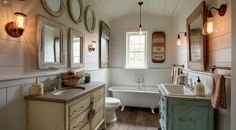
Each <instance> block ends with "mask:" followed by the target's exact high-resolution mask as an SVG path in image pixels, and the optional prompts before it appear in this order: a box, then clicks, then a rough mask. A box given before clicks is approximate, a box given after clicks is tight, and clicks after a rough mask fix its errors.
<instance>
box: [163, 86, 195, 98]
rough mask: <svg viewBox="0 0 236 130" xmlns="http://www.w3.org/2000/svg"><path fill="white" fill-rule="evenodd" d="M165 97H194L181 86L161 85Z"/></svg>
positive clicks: (188, 90)
mask: <svg viewBox="0 0 236 130" xmlns="http://www.w3.org/2000/svg"><path fill="white" fill-rule="evenodd" d="M161 87H162V88H163V90H164V91H165V93H166V94H167V95H173V96H195V95H194V93H193V92H192V91H191V90H190V89H188V88H186V87H184V86H183V85H174V84H161Z"/></svg>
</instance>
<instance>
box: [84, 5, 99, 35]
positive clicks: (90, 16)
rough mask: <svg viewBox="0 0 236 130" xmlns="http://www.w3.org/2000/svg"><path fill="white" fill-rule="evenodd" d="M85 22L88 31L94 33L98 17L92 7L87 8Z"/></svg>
mask: <svg viewBox="0 0 236 130" xmlns="http://www.w3.org/2000/svg"><path fill="white" fill-rule="evenodd" d="M84 16H85V17H84V22H85V27H86V29H87V31H89V32H91V33H92V32H93V31H94V29H95V26H96V16H95V13H94V11H93V9H92V7H91V6H89V5H88V6H87V7H86V9H85V12H84Z"/></svg>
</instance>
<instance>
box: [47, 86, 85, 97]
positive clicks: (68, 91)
mask: <svg viewBox="0 0 236 130" xmlns="http://www.w3.org/2000/svg"><path fill="white" fill-rule="evenodd" d="M84 89H85V88H84V87H73V88H72V87H70V88H62V89H59V90H56V91H55V92H53V93H52V94H53V95H62V94H74V93H79V92H81V91H83V90H84Z"/></svg>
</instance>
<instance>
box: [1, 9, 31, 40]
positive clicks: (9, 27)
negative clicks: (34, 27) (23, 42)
mask: <svg viewBox="0 0 236 130" xmlns="http://www.w3.org/2000/svg"><path fill="white" fill-rule="evenodd" d="M14 15H15V20H14V21H12V22H9V23H7V24H6V25H5V30H6V32H7V34H8V35H10V36H12V37H20V36H21V35H22V34H23V32H24V28H25V27H26V24H27V15H25V14H23V13H20V12H15V13H14Z"/></svg>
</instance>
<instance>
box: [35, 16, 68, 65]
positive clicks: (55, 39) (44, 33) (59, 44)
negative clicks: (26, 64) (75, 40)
mask: <svg viewBox="0 0 236 130" xmlns="http://www.w3.org/2000/svg"><path fill="white" fill-rule="evenodd" d="M37 39H38V64H39V68H40V69H59V68H63V67H65V41H66V27H65V26H64V25H62V24H60V23H57V22H55V21H53V20H50V19H48V18H46V17H43V16H38V25H37Z"/></svg>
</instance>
